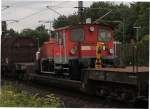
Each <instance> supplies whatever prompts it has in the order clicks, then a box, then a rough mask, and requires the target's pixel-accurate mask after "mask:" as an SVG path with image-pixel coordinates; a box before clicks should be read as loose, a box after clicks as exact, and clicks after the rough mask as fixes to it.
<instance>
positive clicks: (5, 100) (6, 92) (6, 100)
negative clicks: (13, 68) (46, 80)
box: [0, 84, 63, 107]
mask: <svg viewBox="0 0 150 109" xmlns="http://www.w3.org/2000/svg"><path fill="white" fill-rule="evenodd" d="M0 98H1V99H0V107H63V104H62V102H61V101H60V100H59V98H58V97H55V95H54V94H48V95H46V96H45V97H39V96H38V94H35V95H31V94H29V93H27V92H25V91H21V90H18V89H16V88H15V87H12V86H11V85H10V84H9V85H8V84H5V85H4V86H2V90H1V95H0Z"/></svg>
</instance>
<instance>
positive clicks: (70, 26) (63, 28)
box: [55, 23, 113, 31]
mask: <svg viewBox="0 0 150 109" xmlns="http://www.w3.org/2000/svg"><path fill="white" fill-rule="evenodd" d="M82 25H101V26H109V27H111V28H113V26H112V25H110V24H105V23H100V24H77V25H68V26H64V27H60V28H57V29H55V31H59V30H65V29H69V28H73V27H78V26H82Z"/></svg>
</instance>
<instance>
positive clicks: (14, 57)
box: [1, 37, 37, 74]
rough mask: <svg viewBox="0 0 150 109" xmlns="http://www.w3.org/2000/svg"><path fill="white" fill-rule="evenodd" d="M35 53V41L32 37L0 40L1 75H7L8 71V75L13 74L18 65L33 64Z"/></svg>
mask: <svg viewBox="0 0 150 109" xmlns="http://www.w3.org/2000/svg"><path fill="white" fill-rule="evenodd" d="M36 51H37V41H36V38H34V37H8V38H1V63H2V74H4V73H5V74H6V73H8V72H7V71H9V69H10V70H11V72H9V74H10V73H13V71H15V70H16V69H17V67H18V65H20V64H21V65H22V64H31V63H33V62H34V61H35V53H36ZM12 69H13V70H12ZM4 71H5V72H4Z"/></svg>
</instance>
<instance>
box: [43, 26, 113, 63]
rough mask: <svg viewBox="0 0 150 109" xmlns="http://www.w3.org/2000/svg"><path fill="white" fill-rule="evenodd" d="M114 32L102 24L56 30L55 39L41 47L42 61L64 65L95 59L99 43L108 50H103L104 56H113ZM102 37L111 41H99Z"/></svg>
mask: <svg viewBox="0 0 150 109" xmlns="http://www.w3.org/2000/svg"><path fill="white" fill-rule="evenodd" d="M101 30H102V32H101ZM105 31H106V32H108V33H109V34H107V33H105ZM112 31H113V29H112V27H111V26H109V25H100V24H99V25H98V24H83V25H76V26H66V27H63V28H59V29H56V30H55V33H56V34H55V36H54V38H51V39H50V40H49V41H48V42H45V43H44V44H43V46H42V47H41V51H40V55H41V59H42V58H52V59H54V61H55V62H56V63H64V62H68V60H70V59H73V58H95V57H96V44H97V42H103V43H104V45H105V46H106V48H107V50H102V56H107V55H111V53H110V49H112V48H113V37H114V35H113V32H112ZM101 35H103V40H104V39H105V38H106V37H107V36H108V37H110V40H108V41H107V40H106V41H103V40H99V37H102V36H101ZM105 35H106V36H105Z"/></svg>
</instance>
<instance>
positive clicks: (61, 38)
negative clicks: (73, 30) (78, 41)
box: [56, 31, 63, 44]
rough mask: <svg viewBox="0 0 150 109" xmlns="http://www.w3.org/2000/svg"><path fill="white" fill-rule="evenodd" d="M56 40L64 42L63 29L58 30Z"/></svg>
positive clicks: (60, 42)
mask: <svg viewBox="0 0 150 109" xmlns="http://www.w3.org/2000/svg"><path fill="white" fill-rule="evenodd" d="M56 41H57V43H58V44H62V43H63V32H61V31H58V32H56Z"/></svg>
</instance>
